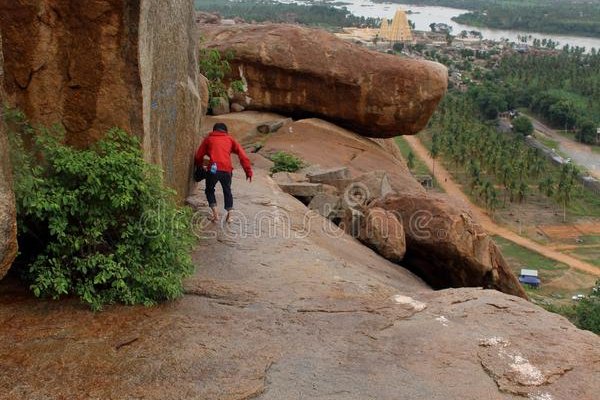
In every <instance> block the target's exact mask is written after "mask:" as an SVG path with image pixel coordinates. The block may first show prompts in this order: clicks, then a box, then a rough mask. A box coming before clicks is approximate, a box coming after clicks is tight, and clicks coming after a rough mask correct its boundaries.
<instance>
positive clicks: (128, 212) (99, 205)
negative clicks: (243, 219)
mask: <svg viewBox="0 0 600 400" xmlns="http://www.w3.org/2000/svg"><path fill="white" fill-rule="evenodd" d="M5 116H6V119H7V123H8V126H9V140H10V143H11V151H10V152H11V161H12V163H13V166H14V178H15V179H14V182H15V196H16V204H17V215H18V227H19V247H20V249H21V254H20V256H19V259H18V262H17V267H16V269H17V270H18V271H19V272H20V273H21V275H22V277H23V278H24V279H25V281H26V282H28V283H29V285H30V289H31V290H32V291H33V293H34V294H35V295H36V296H43V297H51V298H54V299H56V298H59V297H61V296H69V295H75V296H77V297H79V298H80V299H81V300H82V301H83V302H84V303H86V304H88V305H89V306H90V307H91V308H92V309H94V310H98V309H100V308H101V307H102V305H104V304H112V303H116V302H120V303H124V304H145V305H151V304H155V303H156V302H159V301H163V300H170V299H174V298H176V297H178V296H179V295H181V294H182V292H183V286H182V279H183V278H184V277H185V276H188V275H190V274H191V273H192V270H193V266H192V262H191V258H190V252H191V245H192V243H193V241H192V239H193V236H192V231H191V229H190V225H189V224H190V221H191V216H190V215H188V214H187V213H186V212H184V211H181V210H179V209H178V208H177V207H176V205H175V202H174V193H173V192H172V191H171V190H168V189H166V188H165V187H164V186H163V183H162V173H161V171H159V170H158V168H156V167H154V166H152V165H149V164H147V163H146V162H145V161H144V158H143V155H142V151H141V146H140V143H139V141H138V139H137V138H135V137H134V136H130V135H128V134H127V133H125V132H123V131H121V130H118V129H113V130H111V131H110V132H108V134H107V135H106V137H105V138H104V139H102V140H100V141H99V142H98V143H96V144H95V145H93V146H91V147H90V148H89V149H83V150H80V149H75V148H72V147H70V146H67V145H65V144H63V142H62V141H63V138H62V130H61V129H59V128H53V129H51V130H45V129H37V128H35V129H34V128H33V127H32V126H30V125H29V124H28V123H27V121H26V120H25V117H24V115H23V114H22V113H20V112H18V111H14V110H8V111H7V112H6V114H5Z"/></svg>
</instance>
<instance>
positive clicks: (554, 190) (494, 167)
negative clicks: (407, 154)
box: [430, 93, 581, 218]
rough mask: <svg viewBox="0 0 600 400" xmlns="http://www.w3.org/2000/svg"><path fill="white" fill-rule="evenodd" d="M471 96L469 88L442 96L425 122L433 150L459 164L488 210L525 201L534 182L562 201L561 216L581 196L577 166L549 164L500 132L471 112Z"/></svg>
mask: <svg viewBox="0 0 600 400" xmlns="http://www.w3.org/2000/svg"><path fill="white" fill-rule="evenodd" d="M477 98H478V96H473V95H472V93H469V94H467V95H462V94H449V95H447V96H446V98H445V99H444V101H443V102H442V104H441V106H440V109H439V111H438V112H437V113H436V114H435V115H434V118H433V119H432V122H431V128H430V131H431V132H432V134H433V136H432V138H435V142H436V146H435V147H436V148H435V152H436V153H438V152H439V153H440V154H441V155H442V156H443V157H444V158H445V159H447V160H448V161H451V162H452V163H453V164H454V165H455V166H456V167H459V166H460V167H462V169H463V170H464V171H465V172H466V173H467V176H468V178H469V186H470V190H471V194H472V195H475V196H476V198H477V199H478V200H480V201H481V202H482V203H483V205H485V207H486V208H487V209H488V210H490V211H494V210H495V209H496V208H497V207H498V206H499V205H500V204H501V203H502V204H506V202H508V201H510V202H516V203H522V202H525V201H526V200H527V198H528V196H530V195H531V193H532V187H534V188H537V191H538V192H539V193H540V194H542V195H544V196H547V197H548V198H549V199H551V200H553V201H555V202H556V203H557V204H559V205H560V206H562V207H563V212H564V215H565V218H566V209H567V207H568V206H569V205H570V204H571V202H572V201H573V200H574V199H579V198H580V197H581V193H580V190H579V188H580V186H579V185H577V175H578V173H579V171H578V170H577V169H576V168H575V167H574V166H573V165H572V164H565V165H564V166H563V167H562V168H555V167H553V166H550V164H549V163H548V161H546V160H545V159H544V158H543V157H542V156H541V155H540V154H538V151H537V150H535V149H533V148H530V147H528V146H527V145H526V144H525V143H524V141H523V140H521V138H520V137H518V136H516V135H511V134H503V133H500V132H498V131H497V129H496V126H495V124H489V123H486V122H482V121H481V120H480V119H478V118H477V116H476V113H475V109H476V108H477ZM515 120H516V119H515ZM432 142H433V140H432ZM500 199H502V201H500Z"/></svg>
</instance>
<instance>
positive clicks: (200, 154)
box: [194, 138, 208, 167]
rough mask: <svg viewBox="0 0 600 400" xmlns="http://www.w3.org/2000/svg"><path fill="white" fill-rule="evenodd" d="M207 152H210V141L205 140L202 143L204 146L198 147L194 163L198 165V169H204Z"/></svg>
mask: <svg viewBox="0 0 600 400" xmlns="http://www.w3.org/2000/svg"><path fill="white" fill-rule="evenodd" d="M207 150H208V141H207V138H205V139H204V140H203V141H202V144H201V145H200V147H198V150H197V151H196V156H195V157H194V163H195V164H196V166H197V167H202V166H203V165H204V156H206V152H207Z"/></svg>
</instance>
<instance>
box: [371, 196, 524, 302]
mask: <svg viewBox="0 0 600 400" xmlns="http://www.w3.org/2000/svg"><path fill="white" fill-rule="evenodd" d="M371 207H374V208H383V209H385V210H388V211H391V212H394V213H396V215H398V216H399V217H400V218H401V220H402V223H403V225H404V231H405V233H406V245H407V252H406V256H405V257H404V260H403V261H402V265H403V266H405V267H407V268H409V269H411V270H412V271H414V272H415V273H417V274H418V275H419V276H421V277H423V279H425V281H427V283H429V284H430V285H431V286H432V287H434V288H438V289H441V288H447V287H465V286H475V287H484V288H491V289H497V290H499V291H501V292H504V293H508V294H512V295H515V296H520V297H523V298H527V296H526V294H525V292H524V291H523V288H522V287H521V285H520V284H519V281H518V280H517V278H516V277H515V276H514V274H513V273H512V272H511V270H510V268H509V266H508V264H507V263H506V261H505V260H504V258H503V257H502V253H501V252H500V250H499V249H498V247H497V246H496V244H495V243H494V241H493V240H492V239H491V238H490V236H489V235H488V234H487V233H486V232H485V230H484V229H483V228H482V227H481V225H480V224H478V223H477V222H476V221H474V220H473V218H472V216H471V215H470V214H469V212H468V211H465V210H462V209H460V208H458V207H456V206H454V205H451V204H450V203H449V202H448V201H447V200H446V199H442V198H439V197H434V196H432V195H429V196H427V197H425V196H418V195H417V196H414V195H406V194H401V195H388V196H386V197H385V198H384V199H380V200H377V201H375V202H374V203H373V204H372V205H371Z"/></svg>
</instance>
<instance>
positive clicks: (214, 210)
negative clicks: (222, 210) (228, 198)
mask: <svg viewBox="0 0 600 400" xmlns="http://www.w3.org/2000/svg"><path fill="white" fill-rule="evenodd" d="M210 209H211V210H212V214H213V215H212V218H211V221H213V222H219V211H217V207H211V208H210Z"/></svg>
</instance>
